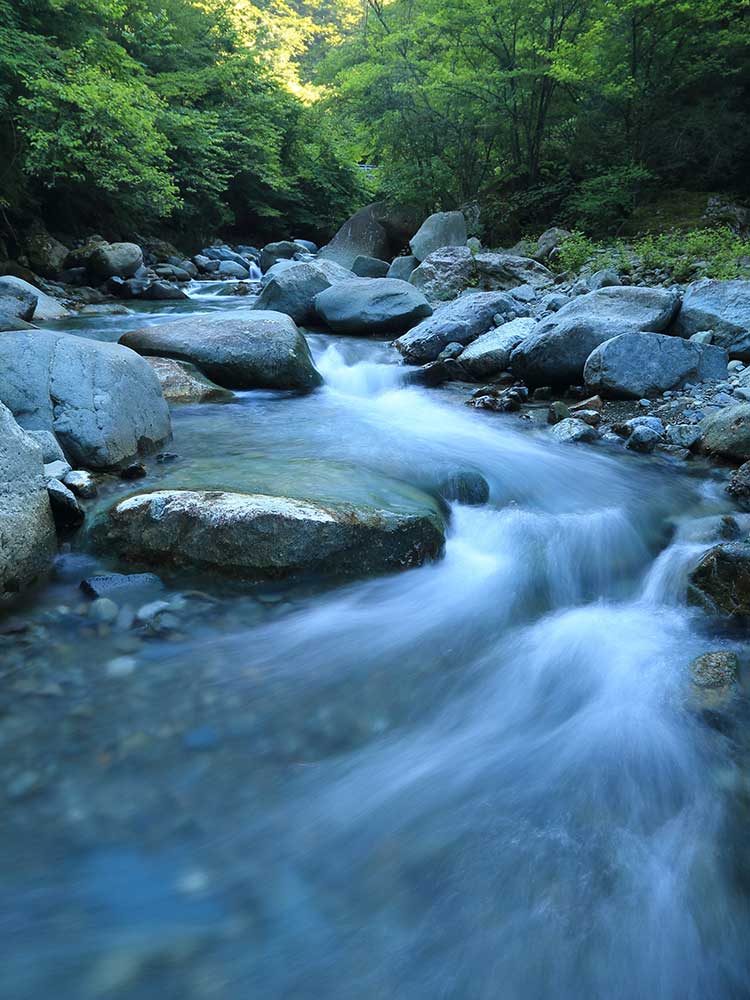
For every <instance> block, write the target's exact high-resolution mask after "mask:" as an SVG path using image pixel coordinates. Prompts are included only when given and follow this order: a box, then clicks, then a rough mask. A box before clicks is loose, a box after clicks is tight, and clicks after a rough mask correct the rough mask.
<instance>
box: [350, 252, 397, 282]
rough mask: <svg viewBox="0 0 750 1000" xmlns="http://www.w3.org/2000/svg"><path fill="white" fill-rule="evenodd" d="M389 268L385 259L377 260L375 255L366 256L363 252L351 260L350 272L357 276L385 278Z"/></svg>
mask: <svg viewBox="0 0 750 1000" xmlns="http://www.w3.org/2000/svg"><path fill="white" fill-rule="evenodd" d="M389 269H390V265H389V264H388V262H387V261H385V260H378V259H377V257H366V256H365V255H364V254H360V255H359V256H358V257H355V258H354V260H353V261H352V274H355V275H356V276H357V277H358V278H385V277H387V276H388V271H389Z"/></svg>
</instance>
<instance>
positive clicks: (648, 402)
mask: <svg viewBox="0 0 750 1000" xmlns="http://www.w3.org/2000/svg"><path fill="white" fill-rule="evenodd" d="M638 405H639V406H642V407H643V409H644V410H647V409H648V408H649V407H650V406H651V400H650V399H639V400H638Z"/></svg>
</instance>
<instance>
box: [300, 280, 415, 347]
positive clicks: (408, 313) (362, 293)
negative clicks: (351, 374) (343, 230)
mask: <svg viewBox="0 0 750 1000" xmlns="http://www.w3.org/2000/svg"><path fill="white" fill-rule="evenodd" d="M315 311H316V312H317V314H318V315H319V316H320V318H321V319H322V320H323V321H324V322H325V323H327V324H328V326H329V327H330V328H331V329H332V330H333V331H334V332H335V333H351V334H368V333H369V334H384V333H400V332H401V331H403V330H408V329H409V328H410V327H412V326H414V324H415V323H418V322H419V320H421V319H423V318H424V317H425V316H430V315H431V314H432V306H431V305H430V304H429V302H428V301H427V299H426V298H425V297H424V295H422V293H421V292H420V291H418V290H417V289H416V288H414V287H413V286H412V285H410V284H409V283H408V282H406V281H399V280H398V279H396V278H353V279H352V280H350V281H341V282H338V283H337V284H335V285H332V286H331V288H328V289H326V291H324V292H321V293H320V294H319V295H316V296H315Z"/></svg>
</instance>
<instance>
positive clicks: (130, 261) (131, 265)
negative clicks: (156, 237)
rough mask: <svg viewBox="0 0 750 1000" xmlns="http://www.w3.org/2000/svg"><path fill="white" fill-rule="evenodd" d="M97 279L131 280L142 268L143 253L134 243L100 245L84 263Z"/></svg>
mask: <svg viewBox="0 0 750 1000" xmlns="http://www.w3.org/2000/svg"><path fill="white" fill-rule="evenodd" d="M86 267H87V268H88V269H89V271H91V273H92V274H94V275H96V276H97V277H98V278H102V279H106V278H132V277H133V276H134V275H135V274H136V272H137V271H138V269H139V268H141V267H143V252H142V250H141V248H140V247H139V246H138V245H137V244H136V243H100V244H99V245H98V246H97V247H96V248H95V249H94V250H93V251H92V253H91V255H90V256H89V258H88V259H87V261H86Z"/></svg>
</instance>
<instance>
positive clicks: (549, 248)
mask: <svg viewBox="0 0 750 1000" xmlns="http://www.w3.org/2000/svg"><path fill="white" fill-rule="evenodd" d="M572 235H573V234H572V233H571V232H570V231H569V230H567V229H560V228H558V227H556V226H554V227H553V228H552V229H546V230H545V231H544V232H543V233H542V235H541V236H540V237H539V239H538V240H537V242H536V251H535V252H534V260H538V261H545V260H549V259H550V258H551V257H554V256H555V254H556V253H557V252H558V251H559V249H560V247H561V246H562V244H563V243H564V242H565V240H567V239H569V237H570V236H572Z"/></svg>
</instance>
